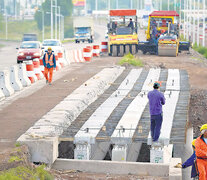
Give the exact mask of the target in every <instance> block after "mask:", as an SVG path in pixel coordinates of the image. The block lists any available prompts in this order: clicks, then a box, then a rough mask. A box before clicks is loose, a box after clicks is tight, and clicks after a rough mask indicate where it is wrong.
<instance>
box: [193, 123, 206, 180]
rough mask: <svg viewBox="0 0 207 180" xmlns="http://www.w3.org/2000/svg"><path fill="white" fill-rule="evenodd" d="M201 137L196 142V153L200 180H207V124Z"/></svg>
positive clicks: (202, 129)
mask: <svg viewBox="0 0 207 180" xmlns="http://www.w3.org/2000/svg"><path fill="white" fill-rule="evenodd" d="M200 131H201V136H199V137H198V138H197V139H196V141H195V152H196V158H197V166H198V172H199V180H207V124H204V125H203V126H202V127H201V129H200Z"/></svg>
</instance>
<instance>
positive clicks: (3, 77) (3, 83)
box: [0, 70, 14, 97]
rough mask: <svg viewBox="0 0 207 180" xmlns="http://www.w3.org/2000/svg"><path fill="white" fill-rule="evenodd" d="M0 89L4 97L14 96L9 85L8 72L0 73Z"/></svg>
mask: <svg viewBox="0 0 207 180" xmlns="http://www.w3.org/2000/svg"><path fill="white" fill-rule="evenodd" d="M0 88H1V90H2V91H3V93H4V95H5V96H6V97H9V96H11V95H12V94H14V89H13V88H12V87H11V85H10V72H9V71H8V70H3V71H0Z"/></svg>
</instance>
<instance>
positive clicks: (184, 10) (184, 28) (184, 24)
mask: <svg viewBox="0 0 207 180" xmlns="http://www.w3.org/2000/svg"><path fill="white" fill-rule="evenodd" d="M183 12H184V22H183V35H184V38H186V22H185V21H186V0H184V8H183Z"/></svg>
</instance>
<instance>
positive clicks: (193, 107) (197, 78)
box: [0, 50, 207, 180]
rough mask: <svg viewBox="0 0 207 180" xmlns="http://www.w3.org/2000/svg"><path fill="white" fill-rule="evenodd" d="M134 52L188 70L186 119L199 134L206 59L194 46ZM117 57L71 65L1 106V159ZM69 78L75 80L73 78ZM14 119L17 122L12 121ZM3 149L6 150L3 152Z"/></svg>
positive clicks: (69, 175)
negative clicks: (167, 53) (166, 53)
mask: <svg viewBox="0 0 207 180" xmlns="http://www.w3.org/2000/svg"><path fill="white" fill-rule="evenodd" d="M137 56H138V57H139V58H140V59H141V60H142V61H143V63H144V67H145V68H151V67H160V68H178V69H184V70H186V71H187V72H188V74H189V80H190V87H191V99H190V104H189V121H190V123H191V124H192V126H193V127H194V136H195V137H196V136H198V135H199V128H200V126H201V125H202V124H204V123H207V120H206V115H207V60H206V59H205V58H203V57H202V56H201V55H199V54H198V53H196V52H194V51H193V50H192V51H191V52H190V53H186V52H185V53H182V54H180V55H179V56H178V57H158V56H155V55H143V54H142V53H138V55H137ZM119 60H120V58H112V57H107V56H105V57H102V58H99V59H95V60H94V61H93V62H91V63H87V64H81V65H72V69H69V71H68V73H67V74H65V76H64V77H62V78H60V79H59V80H57V81H55V82H54V84H53V86H52V87H48V86H45V87H44V88H42V89H40V90H38V91H37V92H34V93H33V94H32V95H30V96H27V97H24V98H20V99H19V100H16V101H15V102H14V103H12V104H11V105H9V106H7V107H6V108H4V109H2V110H1V111H0V152H1V153H0V159H3V158H2V157H4V159H5V158H6V157H7V156H9V155H10V154H11V153H10V151H8V149H12V148H13V146H14V143H15V140H16V138H18V137H19V135H21V134H22V133H23V132H25V131H26V130H27V129H28V127H30V126H31V125H32V124H33V123H34V122H36V121H37V120H38V119H40V118H41V117H42V115H44V114H46V112H47V111H48V110H49V109H51V108H52V107H54V106H55V105H56V104H57V103H58V102H60V101H61V100H62V99H64V98H65V97H66V96H67V95H68V94H69V93H71V92H72V91H73V90H74V89H75V88H77V87H79V86H80V85H81V84H82V83H83V82H84V81H85V80H86V79H89V78H90V77H91V76H93V75H94V74H95V73H98V72H99V71H100V70H101V69H103V68H105V67H110V66H113V65H115V64H117V63H118V61H119ZM73 66H74V69H73ZM72 79H76V80H75V81H72ZM64 80H68V81H69V83H68V84H67V83H64ZM54 92H56V95H54ZM48 97H49V98H48ZM34 100H35V101H34ZM23 112H26V113H23ZM17 123H18V124H19V126H15V125H14V124H17ZM3 127H4V128H3ZM5 127H6V128H5ZM2 139H3V140H2ZM4 140H5V141H4ZM7 141H8V142H7ZM3 151H4V152H6V153H2V152H3ZM11 152H12V150H11ZM7 159H8V158H7ZM5 162H6V161H4V162H3V161H1V160H0V168H2V167H6V169H8V168H9V166H7V165H6V164H5ZM25 164H27V161H25ZM0 170H3V169H0ZM53 173H54V175H55V176H56V179H71V180H75V179H84V180H87V179H88V180H89V179H90V180H96V179H100V180H101V179H110V180H114V179H119V180H125V179H131V180H133V179H143V177H137V176H133V175H126V176H120V175H110V174H90V173H83V172H74V171H71V172H57V171H56V172H54V171H53ZM144 179H149V180H151V179H155V178H152V177H146V178H144ZM157 179H159V178H157Z"/></svg>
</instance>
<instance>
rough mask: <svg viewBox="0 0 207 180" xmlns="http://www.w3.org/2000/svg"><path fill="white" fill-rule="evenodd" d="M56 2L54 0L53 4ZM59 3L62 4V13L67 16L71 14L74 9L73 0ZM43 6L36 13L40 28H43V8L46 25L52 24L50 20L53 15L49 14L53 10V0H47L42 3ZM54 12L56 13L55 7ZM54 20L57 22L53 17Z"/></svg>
mask: <svg viewBox="0 0 207 180" xmlns="http://www.w3.org/2000/svg"><path fill="white" fill-rule="evenodd" d="M54 3H55V1H54V2H53V5H54ZM57 5H58V6H60V13H61V14H62V15H63V16H65V17H67V16H71V14H72V11H73V4H72V0H61V1H57ZM41 8H42V9H39V10H37V11H36V13H35V20H36V21H37V24H38V28H39V29H42V12H41V10H43V11H44V19H45V25H46V26H50V24H51V21H50V17H51V15H50V14H49V13H50V12H51V0H46V1H45V2H44V3H43V4H42V7H41ZM53 13H55V9H53ZM53 20H54V22H55V18H53Z"/></svg>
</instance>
